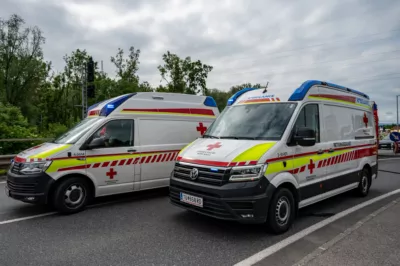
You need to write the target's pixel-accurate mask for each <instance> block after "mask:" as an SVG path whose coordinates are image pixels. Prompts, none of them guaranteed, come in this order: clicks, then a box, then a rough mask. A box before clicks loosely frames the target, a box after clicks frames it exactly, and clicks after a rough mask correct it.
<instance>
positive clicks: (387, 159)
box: [378, 157, 400, 161]
mask: <svg viewBox="0 0 400 266" xmlns="http://www.w3.org/2000/svg"><path fill="white" fill-rule="evenodd" d="M389 160H400V157H397V158H385V159H378V161H389Z"/></svg>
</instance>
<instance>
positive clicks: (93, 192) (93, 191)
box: [47, 173, 96, 202]
mask: <svg viewBox="0 0 400 266" xmlns="http://www.w3.org/2000/svg"><path fill="white" fill-rule="evenodd" d="M71 177H79V178H82V179H84V180H86V181H87V182H88V184H89V186H90V193H91V196H92V197H95V196H96V185H95V183H94V182H93V180H92V179H91V178H89V177H88V176H86V175H84V174H81V173H69V174H66V175H64V176H62V177H60V178H58V179H57V180H55V182H54V183H53V184H52V185H51V186H50V189H49V193H48V195H47V202H49V200H51V198H52V197H53V195H54V191H55V189H56V188H57V186H58V185H59V184H61V182H63V181H64V180H66V179H68V178H71Z"/></svg>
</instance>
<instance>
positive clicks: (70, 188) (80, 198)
mask: <svg viewBox="0 0 400 266" xmlns="http://www.w3.org/2000/svg"><path fill="white" fill-rule="evenodd" d="M90 199H91V191H90V186H89V184H88V182H87V181H86V180H85V179H83V178H80V177H71V178H68V179H65V180H63V181H61V183H60V184H58V186H57V187H56V189H55V191H54V197H53V205H54V207H55V208H56V210H57V211H58V212H60V213H63V214H72V213H77V212H80V211H83V210H84V209H85V208H86V205H87V204H88V202H89V200H90Z"/></svg>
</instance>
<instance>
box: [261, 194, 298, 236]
mask: <svg viewBox="0 0 400 266" xmlns="http://www.w3.org/2000/svg"><path fill="white" fill-rule="evenodd" d="M294 217H295V201H294V197H293V194H292V192H291V191H290V190H289V189H287V188H278V189H277V191H276V192H275V194H274V196H273V197H272V199H271V204H270V207H269V209H268V218H267V227H268V229H269V230H270V231H272V233H274V234H282V233H284V232H286V231H287V230H289V228H290V226H291V225H292V223H293V220H294Z"/></svg>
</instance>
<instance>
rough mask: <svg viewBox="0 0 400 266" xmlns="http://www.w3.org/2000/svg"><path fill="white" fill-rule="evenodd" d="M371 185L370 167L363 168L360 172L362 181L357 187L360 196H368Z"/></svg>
mask: <svg viewBox="0 0 400 266" xmlns="http://www.w3.org/2000/svg"><path fill="white" fill-rule="evenodd" d="M370 187H371V173H370V171H369V170H368V168H363V169H362V170H361V172H360V181H359V184H358V187H357V189H356V194H357V196H359V197H366V196H367V195H368V193H369V188H370Z"/></svg>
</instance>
